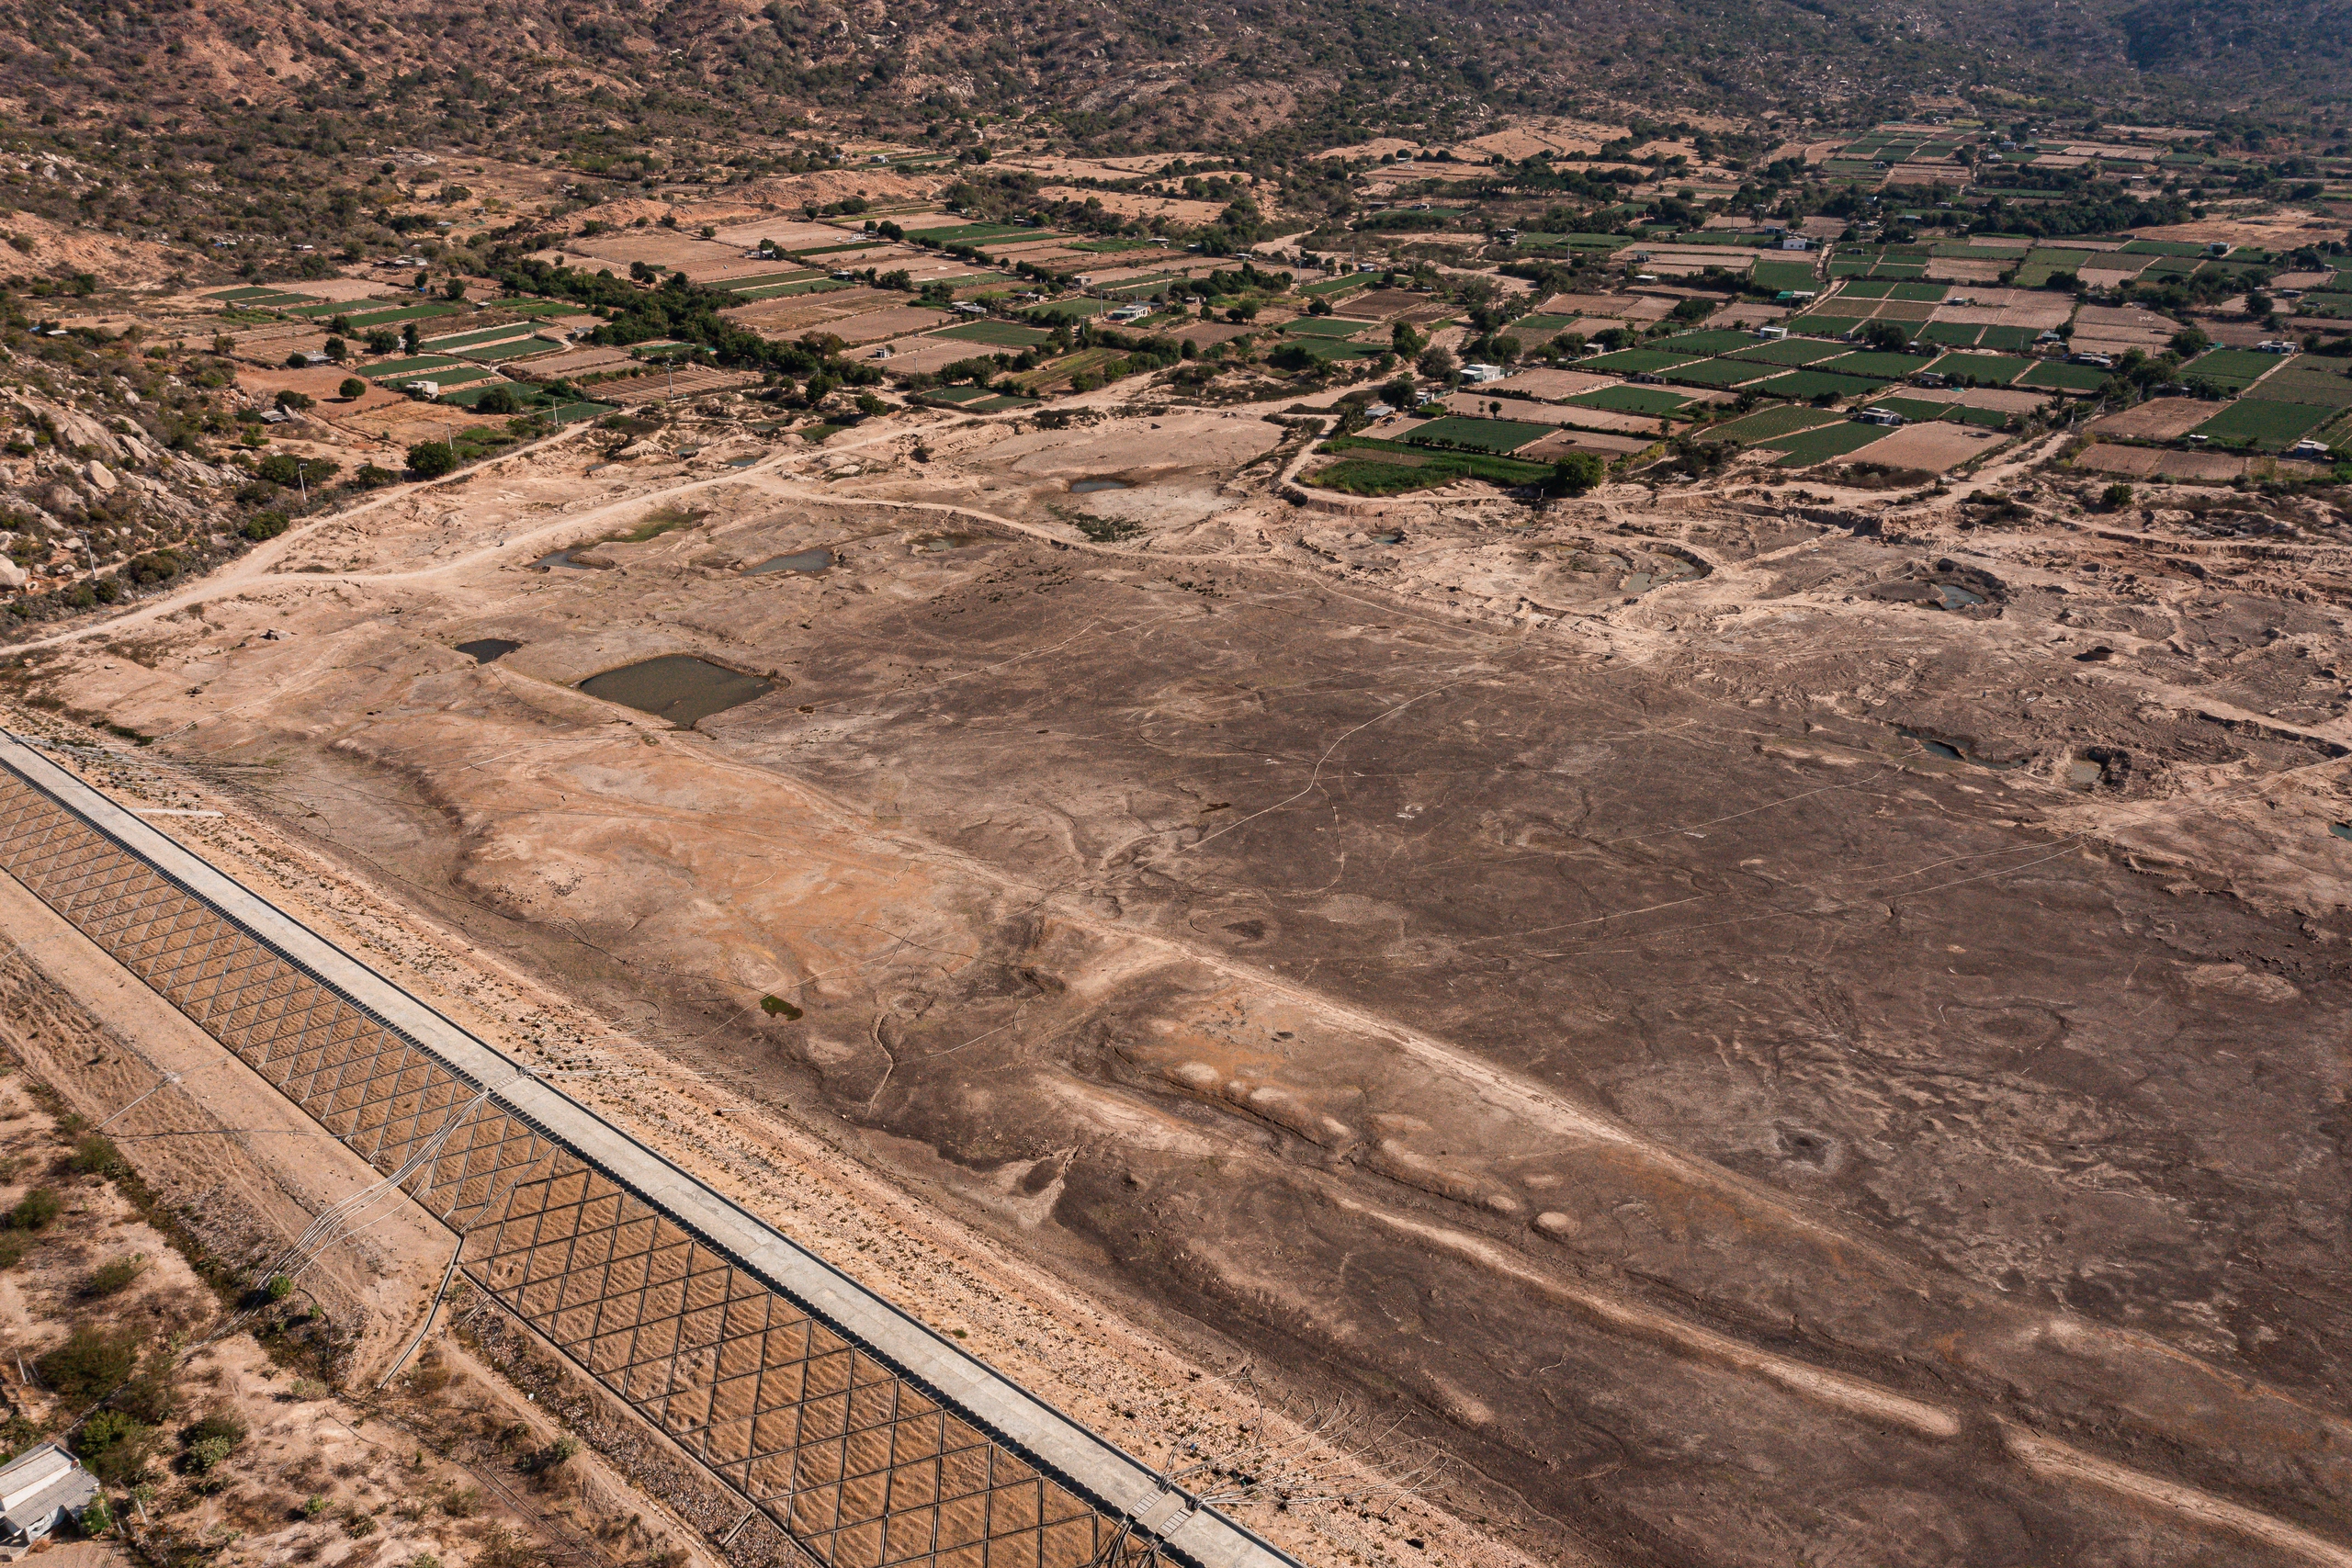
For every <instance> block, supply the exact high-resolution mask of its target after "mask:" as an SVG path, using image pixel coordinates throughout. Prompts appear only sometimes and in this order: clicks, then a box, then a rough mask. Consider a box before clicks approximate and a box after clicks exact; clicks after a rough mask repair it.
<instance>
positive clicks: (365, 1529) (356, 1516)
mask: <svg viewBox="0 0 2352 1568" xmlns="http://www.w3.org/2000/svg"><path fill="white" fill-rule="evenodd" d="M343 1533H344V1534H345V1535H347V1536H349V1537H350V1538H351V1539H352V1540H360V1539H361V1538H362V1537H364V1536H371V1535H374V1534H375V1533H376V1519H375V1516H374V1515H372V1514H363V1513H361V1512H359V1510H357V1509H356V1508H355V1509H353V1510H352V1511H351V1512H350V1513H347V1514H345V1515H344V1516H343Z"/></svg>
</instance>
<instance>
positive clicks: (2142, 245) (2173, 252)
mask: <svg viewBox="0 0 2352 1568" xmlns="http://www.w3.org/2000/svg"><path fill="white" fill-rule="evenodd" d="M2123 249H2124V250H2125V251H2126V252H2127V253H2128V254H2131V255H2135V256H2201V255H2203V254H2205V247H2204V246H2202V245H2192V244H2190V243H2188V241H2186V240H2131V241H2127V242H2126V243H2124V246H2123Z"/></svg>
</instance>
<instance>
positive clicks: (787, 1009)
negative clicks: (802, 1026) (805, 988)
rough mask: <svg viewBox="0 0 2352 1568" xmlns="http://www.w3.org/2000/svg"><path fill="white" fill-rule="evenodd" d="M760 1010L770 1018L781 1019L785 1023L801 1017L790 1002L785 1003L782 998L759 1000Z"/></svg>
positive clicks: (763, 998)
mask: <svg viewBox="0 0 2352 1568" xmlns="http://www.w3.org/2000/svg"><path fill="white" fill-rule="evenodd" d="M760 1010H761V1011H762V1012H763V1013H765V1014H767V1015H768V1016H769V1017H770V1018H780V1019H783V1020H784V1021H786V1023H790V1022H792V1021H794V1020H796V1019H797V1018H799V1017H800V1016H801V1013H800V1010H799V1009H798V1008H797V1007H794V1006H793V1005H792V1004H791V1003H790V1002H788V1001H786V1000H785V999H784V998H782V997H762V998H760Z"/></svg>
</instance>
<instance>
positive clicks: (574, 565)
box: [531, 545, 596, 571]
mask: <svg viewBox="0 0 2352 1568" xmlns="http://www.w3.org/2000/svg"><path fill="white" fill-rule="evenodd" d="M594 548H595V546H594V545H566V546H565V547H563V548H562V549H560V550H550V551H548V553H547V554H546V555H543V556H541V557H540V558H538V559H537V560H535V561H533V562H532V563H531V564H532V565H533V566H535V567H537V568H538V570H541V571H552V570H555V569H556V568H557V567H568V568H570V569H571V570H573V571H594V570H596V569H595V568H594V567H593V566H590V565H589V564H588V563H587V562H586V561H584V560H573V559H572V557H574V556H576V555H579V554H581V553H582V552H583V551H587V550H593V549H594Z"/></svg>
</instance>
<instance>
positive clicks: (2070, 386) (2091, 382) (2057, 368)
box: [2017, 361, 2114, 392]
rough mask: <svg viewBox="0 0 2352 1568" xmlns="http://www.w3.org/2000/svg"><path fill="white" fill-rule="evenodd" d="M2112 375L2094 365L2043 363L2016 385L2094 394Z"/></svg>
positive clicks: (2028, 372) (2110, 372)
mask: <svg viewBox="0 0 2352 1568" xmlns="http://www.w3.org/2000/svg"><path fill="white" fill-rule="evenodd" d="M2113 374H2114V372H2112V371H2109V370H2101V369H2100V368H2099V367H2098V366H2096V365H2061V364H2058V363H2056V362H2055V361H2044V362H2043V363H2041V364H2040V365H2037V366H2035V367H2033V368H2032V369H2030V370H2029V371H2027V372H2026V373H2025V374H2024V375H2023V376H2021V377H2019V378H2018V383H2017V384H2018V386H2020V387H2032V388H2036V389H2050V390H2056V391H2064V392H2096V391H2098V389H2100V388H2101V387H2104V386H2106V385H2107V378H2109V376H2111V375H2113Z"/></svg>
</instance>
